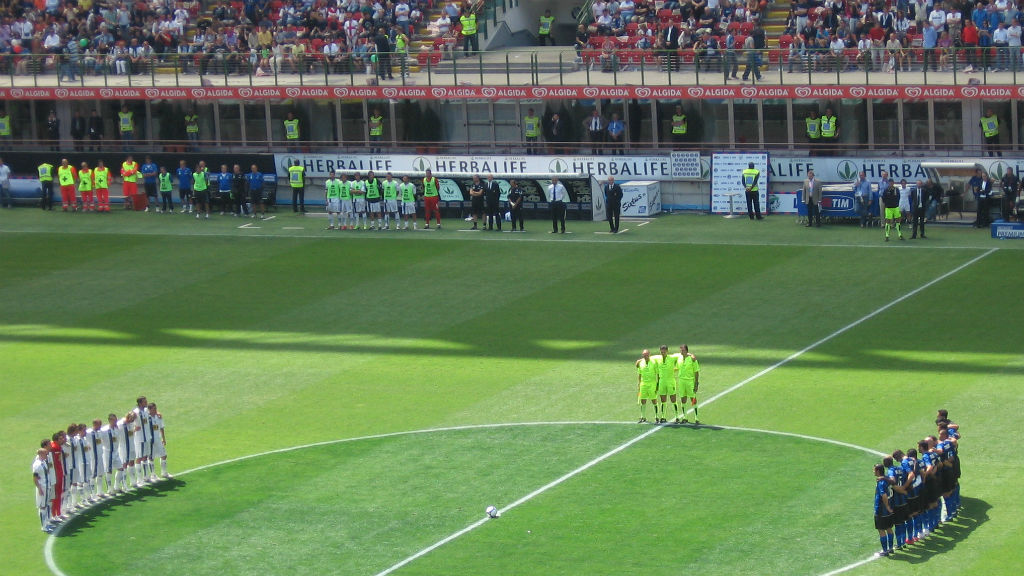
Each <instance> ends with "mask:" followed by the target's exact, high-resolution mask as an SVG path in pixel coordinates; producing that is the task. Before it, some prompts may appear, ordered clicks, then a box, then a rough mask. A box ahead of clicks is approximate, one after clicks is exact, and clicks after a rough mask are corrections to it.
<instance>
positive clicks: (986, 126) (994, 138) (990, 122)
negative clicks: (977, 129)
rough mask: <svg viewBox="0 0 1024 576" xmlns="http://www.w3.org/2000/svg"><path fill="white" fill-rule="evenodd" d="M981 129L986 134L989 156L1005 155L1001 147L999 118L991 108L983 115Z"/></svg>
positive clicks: (986, 148)
mask: <svg viewBox="0 0 1024 576" xmlns="http://www.w3.org/2000/svg"><path fill="white" fill-rule="evenodd" d="M980 124H981V131H982V134H984V135H985V151H986V152H988V155H989V156H995V155H996V154H998V155H999V156H1002V155H1003V151H1002V150H1000V149H999V118H998V117H996V115H995V114H994V113H993V112H992V109H991V108H989V109H987V110H985V115H984V116H982V117H981V122H980Z"/></svg>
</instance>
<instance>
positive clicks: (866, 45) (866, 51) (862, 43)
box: [857, 34, 872, 72]
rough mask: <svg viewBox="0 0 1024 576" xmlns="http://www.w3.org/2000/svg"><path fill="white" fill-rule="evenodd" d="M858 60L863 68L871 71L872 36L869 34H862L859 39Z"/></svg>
mask: <svg viewBox="0 0 1024 576" xmlns="http://www.w3.org/2000/svg"><path fill="white" fill-rule="evenodd" d="M857 60H858V61H859V62H860V65H861V68H862V69H864V70H865V71H868V72H870V71H871V68H872V66H871V38H868V35H867V34H861V35H860V40H858V41H857Z"/></svg>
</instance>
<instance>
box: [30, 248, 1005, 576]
mask: <svg viewBox="0 0 1024 576" xmlns="http://www.w3.org/2000/svg"><path fill="white" fill-rule="evenodd" d="M997 250H998V248H992V249H989V250H988V251H986V252H984V253H983V254H981V255H979V256H976V257H975V258H972V259H971V260H968V261H967V262H965V263H963V264H961V265H960V266H957V267H956V268H954V269H952V270H950V271H949V272H946V273H945V274H942V275H941V276H939V277H937V278H935V279H933V280H931V281H929V282H927V283H925V284H923V285H921V286H919V287H917V288H915V289H914V290H911V291H910V292H907V293H906V294H904V295H903V296H900V297H899V298H897V299H895V300H893V301H892V302H890V303H888V304H886V305H884V306H882V307H880V308H877V309H876V310H874V311H873V312H871V313H869V314H867V315H865V316H863V317H861V318H860V319H858V320H855V321H853V322H851V323H850V324H847V325H846V326H844V327H842V328H840V329H839V330H836V331H835V332H833V333H831V334H829V335H828V336H825V337H824V338H822V339H820V340H818V341H817V342H814V343H813V344H811V345H809V346H807V347H805V348H803V349H802V350H799V351H797V352H794V353H793V354H791V355H789V356H787V357H786V358H784V359H782V360H780V361H778V362H776V363H775V364H772V365H771V366H769V367H767V368H765V369H764V370H761V371H760V372H758V373H756V374H754V375H753V376H750V377H749V378H746V379H745V380H743V381H741V382H739V383H738V384H735V385H733V386H731V387H729V388H727V389H725V390H723V391H722V392H719V393H718V394H715V395H714V396H711V397H710V398H708V399H707V400H705V401H704V402H702V405H707V404H710V403H712V402H714V401H715V400H718V399H719V398H722V397H723V396H725V395H727V394H730V393H732V392H735V391H736V390H739V389H740V388H742V387H743V386H745V385H746V384H749V383H750V382H752V381H754V380H756V379H757V378H760V377H761V376H764V375H765V374H768V373H769V372H772V371H773V370H775V369H776V368H779V367H781V366H783V365H785V364H788V363H789V362H792V361H793V360H795V359H796V358H799V357H800V356H802V355H804V354H806V353H807V352H810V351H811V350H813V349H815V348H817V347H818V346H820V345H822V344H824V343H825V342H828V341H829V340H832V339H833V338H835V337H836V336H839V335H841V334H843V333H844V332H847V331H848V330H850V329H851V328H854V327H856V326H858V325H860V324H862V323H863V322H865V321H867V320H869V319H871V318H874V317H875V316H877V315H878V314H881V313H882V312H884V311H886V310H888V309H889V308H891V307H893V306H895V305H896V304H899V303H900V302H903V301H904V300H906V299H907V298H910V297H912V296H914V295H915V294H917V293H919V292H921V291H922V290H925V289H927V288H929V287H931V286H933V285H935V284H936V283H938V282H941V281H942V280H945V279H946V278H948V277H950V276H952V275H953V274H956V273H957V272H959V271H961V270H963V269H964V268H967V267H968V266H971V265H972V264H974V263H975V262H978V261H979V260H981V259H983V258H985V257H986V256H988V255H989V254H992V253H993V252H995V251H997ZM595 423H597V422H595ZM577 424H579V423H577ZM523 425H529V424H523ZM502 426H509V424H485V425H470V426H450V427H446V428H435V429H429V430H423V431H414V432H391V433H386V434H375V435H371V436H363V437H360V438H352V439H347V440H330V441H326V442H316V443H313V444H306V445H304V446H295V447H291V448H281V449H278V450H270V451H267V452H262V453H260V454H252V455H249V456H242V457H239V458H232V459H230V460H224V461H222V462H217V463H214V464H207V465H205V466H199V467H197V468H192V469H190V470H186V471H185V472H182V473H180V474H179V476H181V475H184V474H188V473H190V472H196V471H199V470H204V469H206V468H212V467H214V466H220V465H222V464H229V463H231V462H238V461H240V460H248V459H251V458H257V457H260V456H266V455H270V454H277V453H281V452H290V451H294V450H300V449H303V448H310V447H314V446H323V445H327V444H336V443H340V442H351V441H355V440H366V439H371V438H386V437H390V436H399V435H406V434H416V433H425V432H440V431H446V430H467V429H475V428H498V427H502ZM662 428H664V427H663V426H655V427H653V428H651V429H650V430H647V431H646V432H644V433H643V434H640V435H639V436H636V437H634V438H632V439H631V440H628V441H627V442H625V443H623V444H620V445H619V446H617V447H615V448H613V449H611V450H609V451H608V452H605V453H604V454H602V455H601V456H598V457H597V458H594V459H593V460H591V461H590V462H587V463H586V464H584V465H583V466H580V467H579V468H576V469H575V470H573V471H571V472H568V473H567V474H564V475H563V476H561V477H559V478H557V479H555V480H553V481H551V482H549V483H548V484H545V485H544V486H541V487H540V488H538V489H536V490H534V491H533V492H531V493H529V494H527V495H526V496H523V497H522V498H520V499H519V500H516V501H515V502H513V503H512V504H509V505H508V506H505V507H504V508H502V509H501V511H502V512H504V511H507V510H511V509H513V508H515V507H517V506H519V505H521V504H524V503H526V502H528V501H529V500H532V499H533V498H535V497H537V496H539V495H540V494H542V493H544V492H546V491H548V490H550V489H551V488H554V487H555V486H558V485H559V484H561V483H563V482H565V481H566V480H569V479H570V478H572V477H574V476H576V475H577V474H579V473H581V472H583V471H585V470H587V469H589V468H591V467H593V466H594V465H596V464H598V463H600V462H602V461H604V460H606V459H607V458H610V457H611V456H614V455H615V454H618V453H619V452H621V451H623V450H625V449H626V448H628V447H630V446H632V445H633V444H636V443H637V442H639V441H640V440H643V439H644V438H647V437H648V436H650V435H652V434H654V433H655V432H657V431H659V430H661V429H662ZM737 430H742V429H741V428H737ZM747 430H753V429H747ZM777 434H781V435H787V436H795V437H798V438H808V439H811V438H813V439H817V440H823V441H826V442H831V443H833V444H837V445H841V446H849V447H852V448H857V449H860V450H864V451H867V452H870V453H876V452H874V451H873V450H870V449H867V448H862V447H859V446H855V445H853V444H846V443H844V442H839V441H831V440H827V439H820V438H815V437H811V436H803V435H800V434H791V433H783V432H779V433H777ZM485 522H486V518H485V519H483V520H478V521H476V522H474V523H472V524H470V525H469V526H467V527H465V528H463V529H462V530H459V531H458V532H455V533H453V534H451V535H449V536H447V537H445V538H443V539H441V540H439V541H437V542H435V543H434V544H432V545H430V546H428V547H426V548H424V549H422V550H420V551H419V552H417V553H415V554H413V555H412V556H409V557H408V558H406V559H404V560H402V561H401V562H398V563H397V564H395V565H393V566H391V567H390V568H388V569H386V570H384V571H382V572H379V573H378V574H377V576H385V575H386V574H390V573H391V572H394V571H395V570H397V569H398V568H401V567H402V566H405V565H406V564H408V563H410V562H412V561H413V560H416V559H417V558H420V557H422V556H424V555H425V554H428V553H430V552H432V551H433V550H436V549H437V548H439V547H440V546H443V545H445V544H447V543H448V542H451V541H452V540H455V539H456V538H458V537H459V536H462V535H463V534H466V533H467V532H471V531H472V530H475V529H476V528H479V527H480V526H482V525H483V524H484V523H485ZM60 530H61V527H58V528H57V530H56V531H54V533H53V534H51V535H50V537H49V538H47V540H46V545H45V546H44V548H43V554H44V556H45V559H46V565H47V567H49V568H50V571H51V572H53V574H55V575H56V576H67V575H66V574H65V573H64V572H62V571H61V570H60V568H59V567H58V566H57V564H56V562H55V561H54V559H53V546H54V543H55V541H56V537H57V535H58V534H59V533H60ZM871 560H872V558H868V559H866V560H861V561H859V562H857V563H854V564H850V565H848V566H844V567H842V568H839V569H838V570H837V571H833V572H829V573H828V574H826V575H825V576H830V575H832V574H839V573H841V572H845V571H847V570H851V569H853V568H855V567H857V566H860V565H862V564H864V563H866V562H870V561H871Z"/></svg>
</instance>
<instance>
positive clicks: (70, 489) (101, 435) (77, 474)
mask: <svg viewBox="0 0 1024 576" xmlns="http://www.w3.org/2000/svg"><path fill="white" fill-rule="evenodd" d="M166 443H167V439H166V436H165V434H164V421H163V415H162V414H161V413H160V412H159V411H158V410H157V406H156V403H151V402H148V401H147V400H146V397H145V396H140V397H139V398H138V399H137V400H136V406H135V408H133V409H132V410H131V411H129V412H128V413H127V414H125V415H124V416H123V417H118V416H117V414H114V413H111V414H110V415H109V416H108V417H107V423H106V424H104V423H103V420H102V419H100V418H97V419H95V420H93V422H92V426H91V427H90V426H87V425H85V424H71V425H70V426H68V428H67V430H59V431H57V432H55V433H54V434H53V436H51V437H50V438H49V439H43V441H42V442H41V443H40V447H39V449H38V450H37V451H36V458H35V460H33V462H32V479H33V482H34V483H35V494H36V508H37V509H38V511H39V522H40V524H41V527H42V529H43V531H44V532H47V533H49V532H52V531H53V530H54V529H55V528H56V527H57V525H58V524H60V523H61V522H63V521H65V520H67V519H68V518H70V517H71V515H72V514H73V513H75V512H77V511H80V510H84V509H86V508H88V507H89V506H91V505H93V504H95V503H97V502H101V501H103V500H104V499H105V498H109V497H112V496H114V495H116V494H121V493H124V492H128V491H131V490H133V489H134V488H141V487H143V486H145V485H146V484H147V483H152V482H156V481H158V480H159V478H158V477H157V475H156V461H157V460H160V472H161V475H162V476H163V477H164V478H170V477H171V476H170V474H168V473H167V450H166Z"/></svg>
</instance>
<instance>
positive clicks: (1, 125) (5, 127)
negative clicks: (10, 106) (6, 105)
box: [0, 110, 12, 150]
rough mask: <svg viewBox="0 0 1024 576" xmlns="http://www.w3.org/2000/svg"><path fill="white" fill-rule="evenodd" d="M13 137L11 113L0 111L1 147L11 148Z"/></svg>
mask: <svg viewBox="0 0 1024 576" xmlns="http://www.w3.org/2000/svg"><path fill="white" fill-rule="evenodd" d="M11 137H12V131H11V115H10V114H8V113H7V110H4V111H3V112H0V149H2V150H10V149H11Z"/></svg>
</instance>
